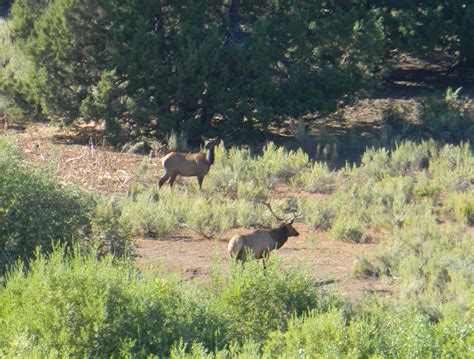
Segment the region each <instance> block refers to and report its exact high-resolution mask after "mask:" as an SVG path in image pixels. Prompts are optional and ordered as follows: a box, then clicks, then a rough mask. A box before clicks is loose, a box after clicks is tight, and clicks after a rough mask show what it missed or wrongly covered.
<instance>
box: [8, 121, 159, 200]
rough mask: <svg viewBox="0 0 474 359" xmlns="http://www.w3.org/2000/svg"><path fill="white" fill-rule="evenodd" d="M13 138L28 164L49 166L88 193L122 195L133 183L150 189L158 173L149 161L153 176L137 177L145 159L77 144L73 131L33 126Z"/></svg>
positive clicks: (156, 161)
mask: <svg viewBox="0 0 474 359" xmlns="http://www.w3.org/2000/svg"><path fill="white" fill-rule="evenodd" d="M13 132H16V131H15V127H13V126H10V131H9V133H12V134H13ZM14 135H15V141H16V142H17V144H18V146H19V147H20V149H21V150H22V152H24V153H25V155H26V157H27V160H28V161H31V163H35V164H37V165H40V166H51V164H52V165H53V166H54V168H53V170H54V172H55V174H56V175H58V176H59V177H61V178H62V181H63V182H64V183H66V184H75V185H78V186H80V187H81V188H83V189H84V190H86V191H88V192H101V193H116V192H120V193H124V192H126V191H127V188H128V187H129V185H130V184H131V183H132V182H136V181H140V182H142V181H145V182H146V185H147V186H148V185H150V186H151V185H152V184H153V183H154V182H155V180H156V177H157V176H158V175H159V173H160V171H161V170H160V168H161V165H160V164H159V161H158V159H157V158H151V159H150V161H149V165H148V167H149V171H148V172H149V173H151V174H156V176H149V177H146V178H139V176H138V175H137V174H136V173H135V171H136V169H137V168H138V166H139V165H140V164H141V163H142V161H143V160H144V158H145V156H143V155H135V154H128V153H121V152H117V151H113V150H112V149H110V148H108V147H107V146H105V147H104V146H102V144H100V145H96V144H94V141H90V142H89V144H88V145H81V144H77V138H78V133H77V132H76V131H74V130H68V129H60V128H57V127H52V126H51V125H49V124H35V125H33V126H27V127H26V129H25V130H24V131H20V132H17V133H15V134H14ZM153 177H154V178H153Z"/></svg>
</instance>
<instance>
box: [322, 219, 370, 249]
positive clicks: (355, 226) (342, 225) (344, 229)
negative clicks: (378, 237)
mask: <svg viewBox="0 0 474 359" xmlns="http://www.w3.org/2000/svg"><path fill="white" fill-rule="evenodd" d="M363 229H364V228H363V226H362V225H361V223H360V220H358V219H356V218H352V217H348V216H346V215H344V214H342V215H339V217H337V218H336V220H335V221H334V223H333V225H332V227H331V236H332V238H334V239H336V240H341V241H347V242H355V243H365V242H369V241H370V237H368V236H367V235H366V234H365V233H364V231H363Z"/></svg>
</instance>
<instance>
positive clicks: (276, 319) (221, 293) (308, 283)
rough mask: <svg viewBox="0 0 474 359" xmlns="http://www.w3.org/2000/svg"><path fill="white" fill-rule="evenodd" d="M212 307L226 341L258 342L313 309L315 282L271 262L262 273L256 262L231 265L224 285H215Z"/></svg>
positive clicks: (316, 303)
mask: <svg viewBox="0 0 474 359" xmlns="http://www.w3.org/2000/svg"><path fill="white" fill-rule="evenodd" d="M214 290H215V294H214V295H215V299H214V300H213V305H214V306H215V307H216V310H217V308H218V310H219V311H220V312H221V313H222V315H223V317H224V318H225V321H226V323H227V324H226V328H227V331H228V332H227V335H228V336H227V337H226V342H231V341H236V342H238V343H243V342H244V341H246V340H249V339H253V340H256V341H257V342H258V341H261V340H263V339H265V338H266V337H267V336H268V334H269V333H270V331H272V330H276V329H277V328H285V327H286V322H287V321H288V320H289V319H290V318H291V317H292V316H294V315H296V316H298V315H301V314H302V313H304V312H306V311H308V310H310V309H313V308H316V306H317V305H318V297H319V296H318V294H317V291H316V286H315V283H314V281H313V280H312V279H311V278H310V277H309V276H305V275H303V274H302V273H300V272H298V271H296V270H291V271H288V270H285V271H283V270H281V268H279V266H277V265H275V264H274V262H273V261H271V260H270V265H269V266H267V269H266V270H265V271H264V270H262V268H261V266H260V264H259V263H258V262H257V261H251V262H247V263H246V264H245V267H244V268H243V269H242V268H241V266H240V265H239V264H235V265H233V266H232V269H231V273H230V275H229V277H228V278H227V279H226V280H225V282H224V283H223V284H222V285H221V284H220V283H217V285H216V286H215V289H214Z"/></svg>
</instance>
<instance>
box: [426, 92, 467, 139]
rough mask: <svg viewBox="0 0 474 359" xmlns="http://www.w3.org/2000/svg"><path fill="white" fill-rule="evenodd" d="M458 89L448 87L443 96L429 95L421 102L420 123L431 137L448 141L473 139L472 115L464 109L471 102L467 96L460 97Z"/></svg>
mask: <svg viewBox="0 0 474 359" xmlns="http://www.w3.org/2000/svg"><path fill="white" fill-rule="evenodd" d="M460 91H461V88H458V89H457V90H455V91H453V90H452V89H451V88H448V89H447V90H446V93H445V95H444V97H440V96H435V97H430V98H427V99H426V100H425V101H424V102H423V103H422V113H421V121H422V125H423V127H424V129H425V130H426V131H427V132H428V133H429V135H430V136H431V138H434V139H437V140H442V141H445V142H448V143H459V142H461V141H473V140H474V137H472V135H473V134H474V117H472V113H471V112H469V111H466V109H469V108H470V107H472V103H471V100H470V99H469V98H468V97H463V98H461V97H460V96H459V93H460ZM471 111H472V110H471ZM468 136H470V137H471V138H470V137H468Z"/></svg>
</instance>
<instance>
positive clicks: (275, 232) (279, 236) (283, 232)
mask: <svg viewBox="0 0 474 359" xmlns="http://www.w3.org/2000/svg"><path fill="white" fill-rule="evenodd" d="M270 236H271V237H272V238H273V239H274V240H275V241H276V242H277V247H276V249H280V248H281V246H282V245H284V244H285V243H286V241H287V240H288V228H286V227H285V226H284V225H281V226H280V227H278V228H273V229H271V230H270Z"/></svg>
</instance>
